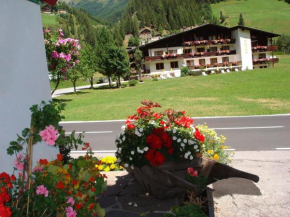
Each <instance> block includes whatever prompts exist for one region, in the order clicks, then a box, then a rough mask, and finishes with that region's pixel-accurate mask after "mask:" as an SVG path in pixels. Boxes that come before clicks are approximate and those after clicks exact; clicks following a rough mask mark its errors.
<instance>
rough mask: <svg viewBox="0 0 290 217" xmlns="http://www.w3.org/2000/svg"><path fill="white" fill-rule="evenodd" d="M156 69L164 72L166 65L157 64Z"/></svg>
mask: <svg viewBox="0 0 290 217" xmlns="http://www.w3.org/2000/svg"><path fill="white" fill-rule="evenodd" d="M156 69H157V70H162V69H164V63H156Z"/></svg>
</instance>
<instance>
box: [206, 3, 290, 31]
mask: <svg viewBox="0 0 290 217" xmlns="http://www.w3.org/2000/svg"><path fill="white" fill-rule="evenodd" d="M211 6H212V10H213V12H214V14H215V15H216V16H217V17H218V18H219V16H220V11H223V14H224V15H225V16H228V17H229V18H228V19H227V20H228V22H229V24H230V26H236V25H237V24H238V20H239V16H240V13H242V14H243V18H244V20H245V26H250V27H254V28H258V29H262V30H265V31H270V32H272V31H273V32H274V33H278V34H288V35H290V28H288V26H290V4H287V3H286V2H284V1H278V0H247V1H245V0H240V1H237V0H228V1H226V2H220V3H217V4H212V5H211Z"/></svg>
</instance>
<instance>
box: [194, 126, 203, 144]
mask: <svg viewBox="0 0 290 217" xmlns="http://www.w3.org/2000/svg"><path fill="white" fill-rule="evenodd" d="M194 137H195V138H196V139H198V140H199V141H201V142H204V139H205V138H204V135H202V134H201V133H200V132H199V130H198V129H197V128H195V133H194Z"/></svg>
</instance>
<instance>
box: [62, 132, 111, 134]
mask: <svg viewBox="0 0 290 217" xmlns="http://www.w3.org/2000/svg"><path fill="white" fill-rule="evenodd" d="M71 133H72V132H65V134H71ZM75 133H76V134H79V133H85V134H95V133H113V131H87V132H86V131H84V132H75Z"/></svg>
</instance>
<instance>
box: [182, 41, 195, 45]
mask: <svg viewBox="0 0 290 217" xmlns="http://www.w3.org/2000/svg"><path fill="white" fill-rule="evenodd" d="M192 44H193V41H185V42H184V46H191V45H192Z"/></svg>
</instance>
